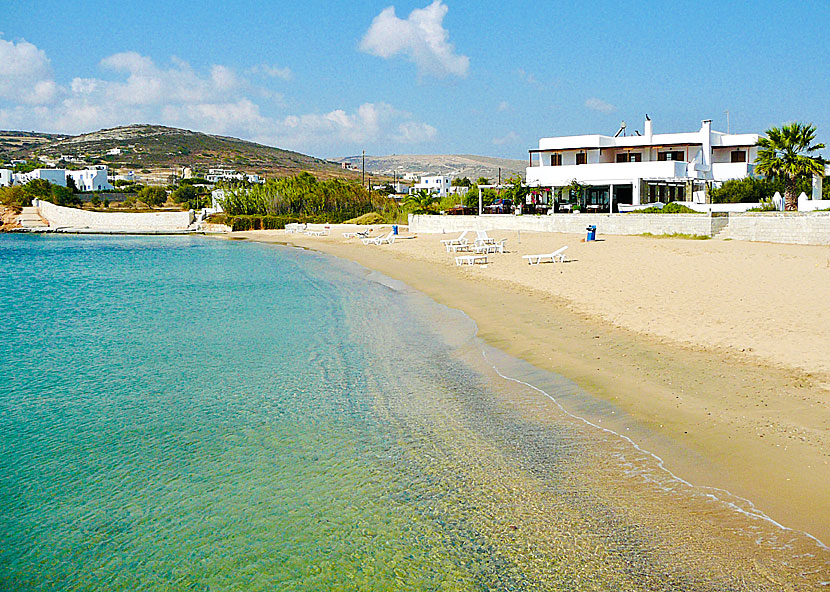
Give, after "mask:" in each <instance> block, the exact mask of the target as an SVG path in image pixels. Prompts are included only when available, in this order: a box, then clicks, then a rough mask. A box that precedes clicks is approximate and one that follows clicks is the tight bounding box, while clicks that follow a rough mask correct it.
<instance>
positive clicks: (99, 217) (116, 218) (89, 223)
mask: <svg viewBox="0 0 830 592" xmlns="http://www.w3.org/2000/svg"><path fill="white" fill-rule="evenodd" d="M33 205H35V206H36V207H38V208H39V209H40V215H41V217H42V218H43V219H45V220H47V221H48V222H49V226H50V227H52V228H56V229H57V228H73V229H89V230H114V231H120V232H165V231H168V232H169V231H182V230H187V227H188V226H190V224H191V223H192V222H193V220H194V218H193V212H192V211H189V212H146V213H145V212H141V213H127V212H88V211H86V210H79V209H76V208H65V207H63V206H56V205H55V204H53V203H50V202H48V201H43V200H36V203H35V204H33Z"/></svg>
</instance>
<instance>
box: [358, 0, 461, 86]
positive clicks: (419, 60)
mask: <svg viewBox="0 0 830 592" xmlns="http://www.w3.org/2000/svg"><path fill="white" fill-rule="evenodd" d="M448 10H449V9H448V8H447V6H446V5H445V4H443V3H442V2H441V1H440V0H435V1H434V2H433V3H432V4H430V5H429V6H427V7H426V8H418V9H415V10H413V11H412V12H411V13H409V17H407V19H406V20H404V19H400V18H398V17H397V16H396V15H395V7H394V6H390V7H389V8H386V9H384V10H383V11H382V12H381V13H380V14H379V15H377V16H376V17H375V18H374V20H373V21H372V24H371V25H370V26H369V30H368V31H366V34H365V35H364V36H363V39H362V40H361V42H360V49H361V51H364V52H366V53H369V54H372V55H376V56H378V57H382V58H391V57H394V56H396V55H399V54H401V55H404V56H406V58H407V59H409V60H410V61H411V62H413V63H414V64H415V65H416V66H417V68H418V75H419V76H422V75H424V74H431V75H433V76H439V77H444V76H448V75H453V76H466V75H467V70H468V69H469V67H470V58H468V57H467V56H464V55H460V54H457V53H455V48H454V47H453V45H452V44H451V43H450V42H449V37H450V33H449V31H447V30H446V29H445V28H444V25H443V22H444V17H445V16H446V15H447V11H448Z"/></svg>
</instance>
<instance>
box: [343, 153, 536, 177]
mask: <svg viewBox="0 0 830 592" xmlns="http://www.w3.org/2000/svg"><path fill="white" fill-rule="evenodd" d="M338 162H348V163H351V164H352V166H353V167H354V168H355V169H357V170H360V169H361V166H362V156H348V157H345V158H341V159H338ZM525 167H527V163H526V162H525V161H523V160H514V159H510V158H491V157H488V156H474V155H471V154H393V155H390V156H368V155H367V156H366V171H367V172H371V173H372V174H375V175H384V176H386V175H388V176H392V175H397V176H398V177H401V176H403V175H404V174H406V173H414V174H417V175H450V176H451V177H468V178H470V179H471V180H473V181H475V180H476V179H477V178H479V177H487V178H489V179H491V180H493V181H495V180H496V179H497V178H498V175H499V168H501V178H502V179H506V178H507V177H510V176H511V175H515V174H516V173H519V174H521V175H522V177H524V175H525Z"/></svg>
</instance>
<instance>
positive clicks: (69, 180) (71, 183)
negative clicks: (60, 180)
mask: <svg viewBox="0 0 830 592" xmlns="http://www.w3.org/2000/svg"><path fill="white" fill-rule="evenodd" d="M66 188H67V189H69V191H71V192H72V193H78V186H77V185H75V179H74V178H73V177H71V176H69V175H67V176H66Z"/></svg>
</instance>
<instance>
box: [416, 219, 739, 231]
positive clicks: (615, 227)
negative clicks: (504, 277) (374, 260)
mask: <svg viewBox="0 0 830 592" xmlns="http://www.w3.org/2000/svg"><path fill="white" fill-rule="evenodd" d="M713 220H718V222H716V223H715V226H716V228H714V229H713ZM723 220H726V218H725V217H724V218H723ZM723 223H724V222H721V221H720V220H719V217H713V216H710V215H709V214H554V215H552V216H512V215H499V214H491V215H484V216H421V215H419V216H410V219H409V228H410V230H411V231H412V232H426V233H447V232H448V233H453V232H461V231H463V230H529V231H536V232H565V233H573V234H582V233H584V232H585V228H586V227H587V226H588V225H591V224H593V225H595V226H596V227H597V232H598V233H599V234H645V233H651V234H697V235H704V236H712V235H713V234H715V233H717V232H718V231H719V230H720V229H721V228H722V224H723Z"/></svg>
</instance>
